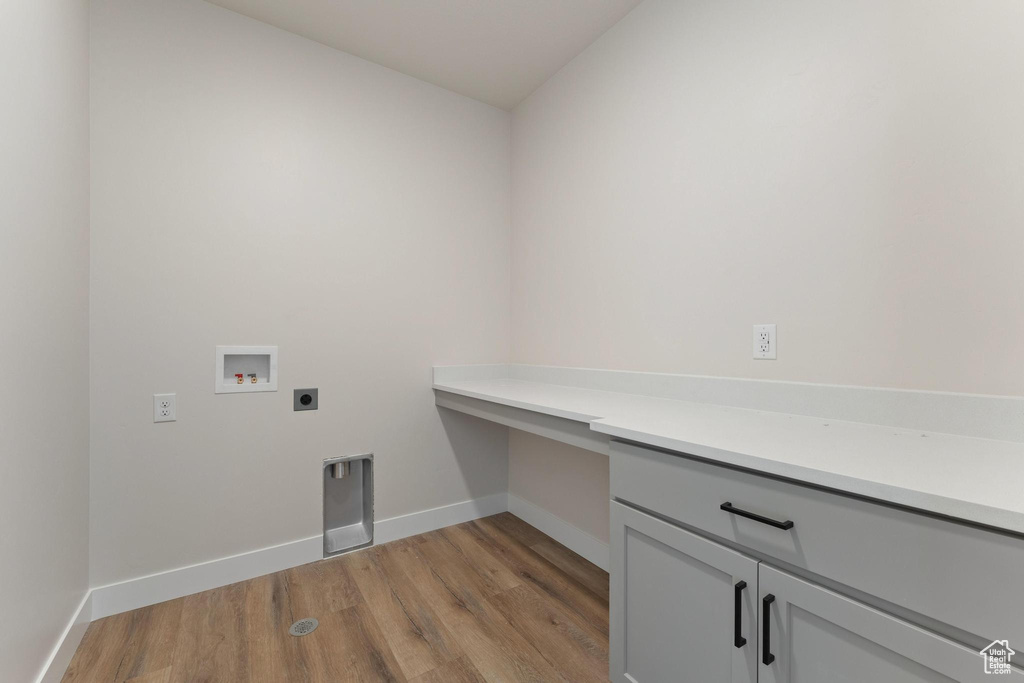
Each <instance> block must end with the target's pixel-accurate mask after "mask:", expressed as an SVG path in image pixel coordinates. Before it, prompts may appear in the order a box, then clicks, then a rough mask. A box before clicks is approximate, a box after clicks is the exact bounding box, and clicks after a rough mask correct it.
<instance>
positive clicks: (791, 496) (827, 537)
mask: <svg viewBox="0 0 1024 683" xmlns="http://www.w3.org/2000/svg"><path fill="white" fill-rule="evenodd" d="M610 468H611V493H612V497H613V498H615V499H618V500H621V501H625V502H628V503H631V504H633V505H636V506H638V507H641V508H645V509H647V510H650V511H652V512H654V513H656V514H658V515H661V516H663V517H666V518H669V519H673V520H676V521H678V522H680V523H682V524H684V525H686V526H689V527H691V528H693V529H695V530H698V531H701V532H704V533H707V534H710V535H712V536H715V537H719V538H721V539H725V540H727V541H730V542H732V543H736V544H739V545H740V546H743V547H745V548H749V549H750V550H752V551H754V552H755V553H757V554H760V555H762V556H764V557H769V558H775V559H777V560H779V561H781V562H784V563H788V564H789V565H792V566H793V567H798V568H801V569H804V570H806V571H808V572H812V573H814V574H817V575H819V576H822V577H825V578H826V579H830V580H832V581H835V582H837V583H840V584H843V585H846V586H849V587H850V588H853V589H855V590H858V591H863V592H864V593H865V594H868V595H871V596H875V597H877V598H880V599H882V600H885V601H888V602H891V603H893V604H895V605H898V606H900V607H902V608H904V609H907V610H910V611H912V612H917V613H919V614H921V615H924V616H925V617H928V618H930V619H935V620H937V621H938V622H941V623H943V624H946V625H948V626H951V627H953V628H954V629H959V630H962V631H966V632H968V633H971V634H974V635H975V636H977V637H978V638H979V639H984V640H985V641H986V642H988V641H992V640H996V639H1000V640H1002V639H1009V641H1010V643H1011V646H1012V645H1013V644H1015V643H1020V644H1024V618H1022V616H1021V615H1022V614H1024V581H1021V576H1024V540H1022V539H1020V538H1017V537H1013V536H1008V535H1002V534H999V533H996V532H992V531H986V530H981V529H977V528H973V527H968V526H965V525H961V524H956V523H954V522H950V521H946V520H942V519H936V518H934V517H929V516H926V515H920V514H915V513H913V512H909V511H905V510H900V509H895V508H892V507H888V506H885V505H879V504H876V503H872V502H870V501H866V500H863V499H858V498H851V497H848V496H844V495H841V494H837V493H831V492H828V491H823V490H820V489H815V488H811V487H807V486H801V485H799V484H794V483H790V482H785V481H779V480H777V479H771V478H768V477H763V476H759V475H756V474H751V473H748V472H745V471H738V470H734V469H729V468H726V467H722V466H719V465H713V464H709V463H707V462H705V461H699V460H695V459H692V458H688V457H685V456H682V455H673V454H667V453H662V452H659V451H654V450H649V449H645V448H640V447H636V446H632V445H629V444H623V443H612V446H611V462H610ZM723 503H731V504H732V506H734V508H735V509H737V510H738V511H740V512H745V513H751V514H753V515H756V516H760V517H763V518H766V519H767V520H771V521H775V522H792V528H789V529H783V528H777V527H776V526H770V525H769V524H766V523H764V522H762V521H758V520H756V519H751V518H748V517H744V516H741V515H740V514H736V513H730V512H727V511H725V510H722V509H721V505H722V504H723Z"/></svg>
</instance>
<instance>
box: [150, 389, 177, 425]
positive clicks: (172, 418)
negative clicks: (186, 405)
mask: <svg viewBox="0 0 1024 683" xmlns="http://www.w3.org/2000/svg"><path fill="white" fill-rule="evenodd" d="M177 421H178V397H177V395H176V394H153V422H177Z"/></svg>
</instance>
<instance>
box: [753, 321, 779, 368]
mask: <svg viewBox="0 0 1024 683" xmlns="http://www.w3.org/2000/svg"><path fill="white" fill-rule="evenodd" d="M776 353H777V351H776V343H775V325H754V358H756V359H759V360H775V359H776V357H777V356H776Z"/></svg>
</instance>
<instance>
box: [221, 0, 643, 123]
mask: <svg viewBox="0 0 1024 683" xmlns="http://www.w3.org/2000/svg"><path fill="white" fill-rule="evenodd" d="M209 1H210V2H212V3H213V4H215V5H220V6H221V7H226V8H228V9H230V10H234V11H236V12H239V13H241V14H244V15H246V16H249V17H252V18H253V19H259V20H260V21H264V22H266V23H268V24H272V25H273V26H277V27H279V28H283V29H285V30H286V31H291V32H292V33H297V34H299V35H300V36H305V37H306V38H310V39H312V40H315V41H317V42H320V43H323V44H324V45H329V46H331V47H334V48H337V49H339V50H343V51H344V52H348V53H351V54H354V55H357V56H359V57H362V58H363V59H367V60H369V61H372V62H376V63H378V64H382V65H384V66H386V67H390V68H392V69H395V70H396V71H401V72H403V73H406V74H409V75H410V76H415V77H416V78H419V79H422V80H424V81H427V82H429V83H433V84H435V85H439V86H441V87H442V88H447V89H448V90H454V91H455V92H457V93H461V94H463V95H466V96H468V97H472V98H474V99H477V100H481V101H483V102H486V103H488V104H492V105H494V106H496V107H500V108H502V109H512V108H513V107H515V106H516V105H517V104H519V103H520V102H521V101H522V100H523V99H524V98H525V97H526V96H527V95H529V94H530V93H531V92H533V91H534V90H535V89H536V88H537V87H538V86H539V85H541V84H542V83H543V82H544V81H546V80H547V79H548V78H550V77H551V76H552V75H553V74H554V73H555V72H556V71H558V70H559V69H560V68H562V67H563V66H564V65H565V64H567V63H568V62H569V61H570V60H571V59H572V58H573V57H575V56H576V55H578V54H579V53H580V52H582V51H583V49H584V48H586V47H587V46H588V45H589V44H590V43H592V42H593V41H594V40H595V39H597V37H598V36H600V35H601V34H602V33H604V32H605V31H606V30H608V29H609V28H611V26H612V25H613V24H615V22H617V21H618V20H619V19H621V18H622V17H624V16H625V15H626V14H627V13H628V12H629V11H630V10H631V9H632V8H633V7H635V6H636V5H638V4H640V2H641V0H209Z"/></svg>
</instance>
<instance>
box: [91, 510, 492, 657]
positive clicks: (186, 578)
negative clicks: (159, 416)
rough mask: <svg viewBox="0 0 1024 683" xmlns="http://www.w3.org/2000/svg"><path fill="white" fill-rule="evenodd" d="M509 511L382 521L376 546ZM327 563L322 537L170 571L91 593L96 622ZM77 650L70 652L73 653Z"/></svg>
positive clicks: (435, 514) (434, 514)
mask: <svg viewBox="0 0 1024 683" xmlns="http://www.w3.org/2000/svg"><path fill="white" fill-rule="evenodd" d="M506 510H508V498H507V494H505V493H495V494H492V495H489V496H483V497H481V498H477V499H474V500H467V501H463V502H461V503H453V504H451V505H445V506H442V507H438V508H433V509H430V510H423V511H421V512H414V513H412V514H408V515H402V516H400V517H392V518H391V519H382V520H379V521H378V522H376V523H375V524H374V526H373V537H374V539H373V542H374V543H376V544H379V543H387V542H388V541H395V540H398V539H400V538H406V537H408V536H415V535H416V534H422V533H426V532H428V531H433V530H434V529H440V528H442V527H446V526H451V525H452V524H461V523H462V522H468V521H470V520H473V519H478V518H480V517H487V516H489V515H496V514H498V513H499V512H505V511H506ZM321 559H323V537H322V536H311V537H309V538H303V539H300V540H297V541H291V542H289V543H283V544H281V545H276V546H272V547H270V548H261V549H259V550H253V551H251V552H247V553H242V554H240V555H233V556H231V557H224V558H221V559H218V560H211V561H209V562H203V563H201V564H194V565H191V566H189V567H181V568H179V569H171V570H168V571H165V572H160V573H158V574H151V575H149V576H143V577H140V578H137V579H129V580H128V581H122V582H120V583H114V584H110V585H108V586H101V587H98V588H94V589H93V590H92V615H91V616H92V619H94V620H95V619H102V618H103V617H109V616H110V615H112V614H119V613H121V612H127V611H129V610H133V609H138V608H140V607H146V606H148V605H155V604H156V603H158V602H164V601H166V600H173V599H175V598H180V597H183V596H186V595H192V594H193V593H201V592H202V591H206V590H210V589H211V588H219V587H221V586H227V585H228V584H232V583H237V582H239V581H246V580H248V579H253V578H256V577H257V576H263V575H265V574H272V573H273V572H279V571H282V570H284V569H291V568H292V567H297V566H299V565H303V564H308V563H309V562H316V561H317V560H321ZM73 651H74V650H72V652H73Z"/></svg>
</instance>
